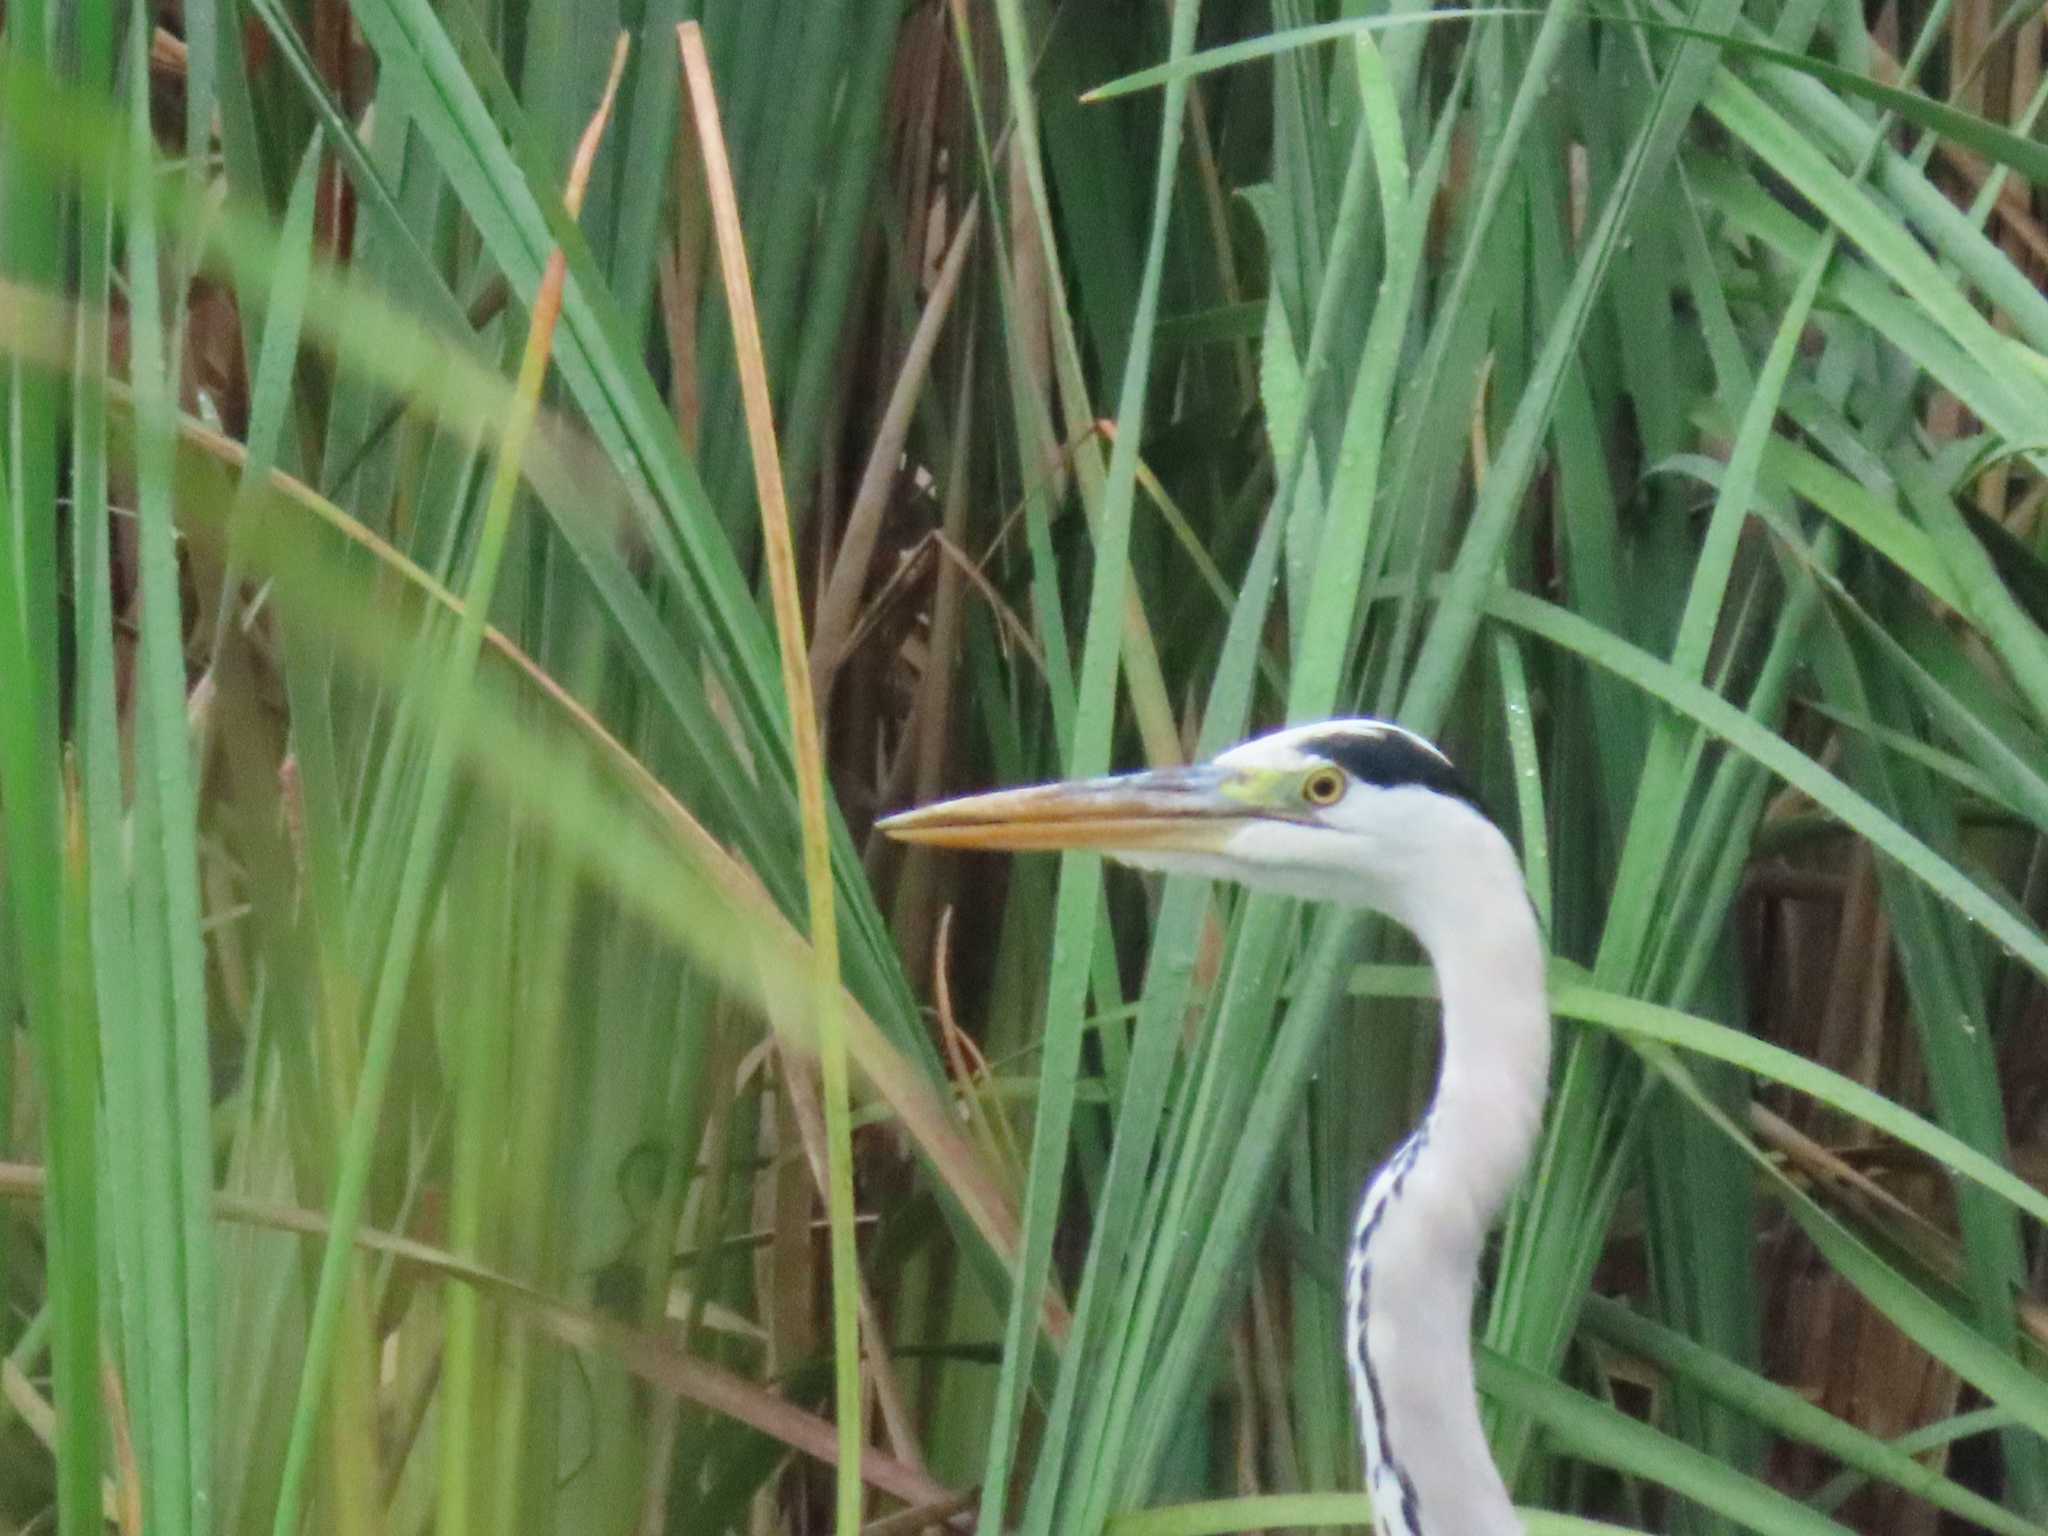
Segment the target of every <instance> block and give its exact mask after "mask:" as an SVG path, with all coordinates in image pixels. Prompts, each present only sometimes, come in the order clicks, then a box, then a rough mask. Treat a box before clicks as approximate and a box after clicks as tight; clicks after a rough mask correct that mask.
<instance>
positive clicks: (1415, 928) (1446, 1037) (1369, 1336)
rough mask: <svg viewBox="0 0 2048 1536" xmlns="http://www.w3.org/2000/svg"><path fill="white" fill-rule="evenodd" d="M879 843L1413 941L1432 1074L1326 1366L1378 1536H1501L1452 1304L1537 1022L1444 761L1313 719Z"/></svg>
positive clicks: (1498, 846) (1369, 1227) (961, 803)
mask: <svg viewBox="0 0 2048 1536" xmlns="http://www.w3.org/2000/svg"><path fill="white" fill-rule="evenodd" d="M881 826H882V829H883V830H884V831H886V832H887V833H888V834H889V835H890V836H892V837H897V838H902V839H905V840H906V841H910V842H918V843H932V844H938V845H940V846H943V847H952V848H995V849H1013V850H1023V849H1050V848H1089V849H1095V850H1097V851H1099V852H1102V853H1106V854H1108V855H1110V856H1111V857H1113V858H1116V859H1118V860H1120V861H1122V862H1123V863H1126V864H1134V865H1136V866H1138V867H1139V868H1141V869H1153V870H1163V871H1167V872H1170V873H1180V874H1194V875H1207V876H1211V877H1214V878H1218V879H1226V880H1236V881H1239V882H1241V883H1242V884H1245V885H1248V886H1253V887H1256V888H1259V889H1262V890H1270V891H1279V892H1283V893H1285V894H1287V895H1290V896H1300V897H1306V898H1309V899H1312V900H1319V901H1336V902H1344V903H1348V904H1349V905H1352V906H1359V907H1368V908H1371V909H1372V910H1373V911H1376V912H1383V913H1385V914H1386V915H1387V916H1389V917H1391V918H1393V919H1394V920H1395V921H1396V922H1398V923H1400V924H1401V925H1402V926H1404V927H1405V928H1407V929H1408V930H1409V931H1410V932H1412V933H1413V934H1414V935H1415V937H1416V938H1417V939H1418V940H1420V941H1421V943H1422V946H1423V948H1424V949H1425V950H1427V951H1428V952H1429V958H1430V962H1431V964H1432V965H1434V966H1435V968H1436V976H1437V986H1438V989H1439V991H1440V992H1441V993H1442V996H1443V1062H1442V1067H1441V1070H1440V1071H1439V1073H1438V1076H1437V1087H1436V1094H1435V1096H1434V1098H1433V1099H1432V1100H1431V1102H1430V1106H1429V1111H1428V1113H1427V1114H1425V1115H1424V1116H1423V1118H1422V1123H1421V1124H1420V1125H1419V1126H1417V1127H1416V1128H1415V1130H1414V1132H1413V1133H1412V1134H1411V1135H1410V1136H1409V1137H1408V1139H1407V1140H1406V1141H1404V1142H1402V1143H1401V1145H1400V1146H1399V1147H1398V1148H1397V1149H1396V1150H1395V1152H1394V1154H1393V1156H1392V1157H1390V1158H1389V1159H1388V1160H1387V1162H1386V1163H1385V1165H1384V1166H1382V1167H1381V1168H1380V1170H1379V1172H1378V1173H1377V1174H1375V1175H1374V1176H1373V1178H1372V1180H1371V1182H1370V1183H1368V1184H1367V1185H1366V1187H1365V1193H1364V1195H1363V1197H1362V1198H1361V1199H1360V1201H1359V1205H1358V1219H1357V1223H1356V1225H1355V1226H1354V1227H1353V1230H1352V1237H1351V1248H1350V1252H1349V1254H1348V1256H1347V1260H1346V1263H1345V1269H1344V1359H1345V1363H1346V1366H1347V1367H1348V1369H1349V1371H1350V1373H1351V1389H1352V1396H1353V1398H1354V1399H1355V1401H1356V1403H1357V1408H1358V1423H1359V1433H1360V1436H1361V1439H1362V1442H1363V1445H1364V1451H1365V1471H1366V1487H1367V1489H1368V1490H1369V1491H1370V1493H1371V1495H1372V1507H1373V1519H1374V1523H1375V1524H1376V1525H1377V1526H1378V1528H1379V1531H1380V1536H1510V1533H1516V1532H1519V1531H1520V1530H1521V1529H1522V1526H1521V1522H1520V1521H1519V1520H1518V1519H1517V1518H1516V1516H1515V1512H1514V1508H1513V1506H1512V1505H1511V1504H1510V1503H1509V1500H1508V1494H1507V1488H1506V1487H1505V1485H1504V1484H1503V1483H1502V1481H1501V1476H1500V1472H1499V1469H1498V1468H1496V1467H1495V1465H1494V1462H1493V1457H1492V1455H1491V1453H1490V1452H1489V1451H1488V1449H1487V1444H1486V1437H1485V1434H1484V1432H1483V1431H1482V1430H1481V1429H1480V1425H1479V1403H1478V1398H1477V1395H1476V1391H1475V1388H1474V1385H1473V1377H1472V1339H1471V1326H1472V1302H1473V1294H1474V1288H1475V1286H1476V1284H1477V1280H1478V1273H1479V1258H1480V1251H1481V1248H1482V1246H1483V1245H1484V1243H1485V1241H1486V1234H1487V1231H1488V1229H1489V1228H1491V1227H1492V1225H1493V1222H1494V1219H1495V1218H1496V1217H1497V1216H1498V1215H1499V1214H1500V1210H1501V1207H1502V1205H1503V1204H1505V1203H1506V1201H1507V1197H1508V1195H1509V1193H1510V1191H1512V1189H1513V1188H1514V1185H1515V1181H1516V1180H1517V1179H1518V1178H1519V1177H1520V1176H1521V1173H1522V1169H1523V1167H1524V1166H1525V1165H1526V1164H1527V1162H1528V1160H1529V1154H1530V1149H1531V1148H1532V1147H1533V1146H1534V1144H1535V1140H1536V1135H1537V1131H1538V1129H1539V1127H1540V1125H1541V1122H1542V1118H1543V1100H1544V1095H1545V1092H1546V1090H1547V1087H1548V1084H1549V1079H1550V1009H1549V1004H1548V1002H1547V1000H1546V996H1545V991H1544V957H1543V941H1542V937H1541V935H1540V933H1539V932H1538V929H1537V924H1536V915H1535V912H1534V911H1533V909H1532V908H1531V907H1530V904H1529V897H1528V892H1527V890H1526V888H1525V887H1524V885H1523V883H1522V871H1521V866H1520V864H1519V863H1518V862H1517V861H1516V858H1515V853H1514V849H1513V848H1512V847H1510V846H1509V844H1508V840H1507V839H1506V838H1505V837H1503V836H1502V835H1501V832H1500V829H1499V828H1498V827H1496V826H1495V825H1494V824H1493V823H1492V822H1491V821H1490V820H1488V819H1487V817H1486V815H1485V813H1484V812H1482V811H1481V810H1480V809H1479V807H1478V804H1477V803H1476V802H1475V801H1474V799H1473V797H1472V794H1471V792H1470V791H1469V790H1468V789H1467V788H1466V787H1465V783H1464V781H1463V780H1462V779H1461V778H1460V777H1459V775H1458V773H1457V770H1455V769H1454V768H1453V767H1452V766H1451V764H1450V761H1449V759H1447V758H1446V757H1445V756H1444V755H1443V754H1442V753H1441V752H1439V751H1437V749H1436V748H1435V747H1433V746H1431V745H1430V744H1429V743H1428V742H1426V741H1424V740H1423V739H1422V738H1421V737H1419V736H1416V735H1414V734H1412V733H1411V732H1408V731H1405V730H1402V729H1401V728H1400V727H1399V726H1394V725H1388V724H1386V723H1384V722H1382V721H1378V720H1332V721H1326V722H1323V723H1321V724H1317V725H1304V726H1295V727H1293V728H1291V729H1288V730H1283V731H1276V732H1274V733H1273V734H1271V735H1269V736H1261V737H1258V738H1257V739H1255V740H1253V741H1248V742H1246V743H1244V744H1243V745H1242V746H1238V747H1234V748H1232V749H1231V750H1230V751H1228V752H1225V753H1224V754H1223V755H1222V756H1220V757H1218V758H1216V759H1215V760H1214V761H1213V762H1209V763H1205V764H1202V765H1200V766H1197V767H1193V768H1170V769H1162V770H1160V771H1158V772H1154V773H1136V774H1128V775H1124V776H1120V777H1116V778H1106V779H1089V780H1083V781H1078V782H1074V783H1067V784H1047V785H1041V786H1038V787H1035V788H1031V789H1013V790H1002V791H998V792H996V793H994V794H987V795H974V796H970V797H968V798H966V799H962V800H949V801H946V802H945V803H943V804H940V805H931V806H926V807H924V808H923V809H921V810H915V811H909V812H906V813H904V814H903V815H900V816H892V817H890V818H889V819H888V820H886V821H884V822H882V823H881Z"/></svg>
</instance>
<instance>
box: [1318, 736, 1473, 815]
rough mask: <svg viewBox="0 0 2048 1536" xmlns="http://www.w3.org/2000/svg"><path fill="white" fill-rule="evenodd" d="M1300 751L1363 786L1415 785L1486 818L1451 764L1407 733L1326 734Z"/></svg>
mask: <svg viewBox="0 0 2048 1536" xmlns="http://www.w3.org/2000/svg"><path fill="white" fill-rule="evenodd" d="M1300 746H1301V750H1302V751H1304V752H1313V753H1315V754H1316V755H1317V756H1318V757H1325V758H1328V759H1329V760H1330V761H1331V762H1333V763H1335V764H1336V765H1337V766H1338V767H1339V768H1342V769H1343V770H1344V771H1345V772H1346V773H1348V774H1350V775H1351V777H1352V778H1354V779H1356V780H1358V782H1359V783H1361V784H1370V785H1372V786H1374V787H1375V788H1377V789H1399V788H1402V787H1403V786H1407V785H1413V786H1414V787H1416V788H1418V789H1427V790H1432V791H1434V792H1435V793H1437V794H1439V795H1443V796H1446V797H1447V798H1449V799H1452V800H1462V801H1464V802H1465V803H1466V804H1467V805H1469V806H1471V807H1472V808H1473V809H1474V810H1475V811H1480V812H1481V813H1482V814H1484V808H1483V807H1482V806H1481V805H1480V804H1479V797H1478V796H1477V795H1475V794H1474V793H1473V792H1472V786H1471V785H1470V784H1468V783H1467V782H1466V781H1465V776H1464V775H1463V774H1462V773H1460V772H1458V770H1457V769H1456V768H1454V767H1452V766H1451V763H1450V760H1449V759H1448V758H1446V757H1444V755H1443V754H1442V753H1440V752H1438V751H1437V750H1436V749H1435V748H1434V747H1432V746H1429V745H1428V744H1427V743H1425V742H1422V741H1419V740H1417V739H1416V738H1415V737H1413V736H1410V735H1409V734H1408V733H1407V732H1406V731H1393V730H1387V731H1326V732H1324V733H1323V734H1322V735H1320V736H1309V737H1306V738H1304V739H1303V740H1302V741H1301V743H1300Z"/></svg>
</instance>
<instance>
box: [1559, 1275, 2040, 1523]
mask: <svg viewBox="0 0 2048 1536" xmlns="http://www.w3.org/2000/svg"><path fill="white" fill-rule="evenodd" d="M1583 1316H1584V1319H1585V1323H1586V1326H1587V1327H1588V1328H1589V1329H1591V1330H1592V1331H1593V1332H1594V1333H1596V1334H1598V1335H1599V1336H1600V1337H1602V1338H1605V1339H1607V1340H1609V1341H1610V1342H1611V1343H1614V1344H1616V1345H1618V1346H1620V1347H1621V1348H1622V1349H1625V1350H1628V1351H1630V1352H1631V1353H1633V1354H1635V1355H1638V1356H1641V1357H1643V1358H1645V1359H1648V1360H1650V1361H1651V1362H1652V1363H1654V1364H1656V1365H1659V1366H1661V1367H1663V1368H1664V1369H1665V1370H1667V1371H1670V1372H1672V1373H1673V1374H1675V1375H1682V1376H1684V1377H1685V1378H1686V1379H1687V1380H1689V1381H1691V1382H1693V1383H1694V1384H1695V1385H1696V1386H1699V1387H1701V1388H1702V1389H1703V1390H1705V1391H1706V1392H1707V1393H1709V1394H1710V1395H1712V1396H1713V1397H1715V1398H1717V1399H1718V1400H1720V1401H1721V1402H1724V1403H1727V1404H1729V1405H1730V1406H1732V1407H1734V1408H1736V1409H1738V1410H1740V1411H1741V1412H1743V1413H1746V1414H1748V1415H1750V1416H1751V1417H1753V1418H1756V1419H1758V1420H1759V1421H1761V1422H1763V1423H1765V1424H1767V1425H1769V1426H1770V1427H1771V1428H1772V1429H1774V1430H1775V1431H1777V1432H1778V1433H1779V1434H1781V1435H1786V1436H1789V1437H1791V1438H1793V1439H1798V1440H1803V1441H1805V1442H1806V1443H1807V1444H1809V1445H1812V1446H1814V1447H1816V1448H1818V1449H1819V1450H1822V1451H1825V1452H1826V1453H1827V1454H1828V1455H1830V1456H1832V1457H1834V1458H1835V1459H1836V1460H1838V1461H1840V1462H1843V1463H1844V1464H1846V1465H1847V1466H1850V1467H1854V1468H1856V1469H1858V1470H1860V1471H1863V1472H1866V1473H1868V1474H1870V1475H1871V1476H1872V1477H1877V1478H1882V1479H1884V1481H1886V1482H1888V1483H1890V1484H1892V1485H1893V1486H1894V1487H1897V1488H1902V1489H1904V1490H1905V1491H1906V1492H1908V1493H1910V1494H1912V1495H1913V1496H1914V1497H1915V1498H1920V1499H1925V1500H1926V1501H1927V1502H1928V1503H1930V1504H1933V1505H1935V1506H1936V1507H1938V1508H1940V1509H1945V1510H1947V1511H1948V1512H1949V1513H1950V1514H1953V1515H1956V1516H1958V1517H1959V1518H1961V1519H1964V1520H1968V1521H1971V1522H1973V1523H1974V1524H1975V1525H1977V1526H1979V1527H1981V1528H1982V1529H1984V1530H1987V1531H1999V1532H2003V1533H2004V1536H2039V1533H2040V1532H2041V1530H2042V1527H2041V1526H2040V1525H2037V1524H2036V1523H2034V1522H2033V1521H2031V1520H2024V1519H2022V1518H2021V1517H2020V1516H2018V1515H2016V1514H2013V1513H2012V1512H2011V1511H2009V1510H2006V1509H2001V1508H2000V1507H1999V1506H1998V1505H1996V1504H1994V1503H1992V1502H1991V1500H1989V1499H1987V1498H1985V1497H1984V1496H1983V1495H1982V1494H1979V1493H1976V1492H1973V1491H1972V1490H1970V1489H1968V1488H1965V1487H1963V1486H1962V1485H1961V1484H1960V1483H1957V1482H1956V1481H1954V1480H1953V1479H1952V1478H1948V1477H1944V1476H1942V1474H1941V1473H1940V1472H1939V1471H1937V1470H1935V1469H1934V1468H1933V1467H1929V1466H1927V1465H1926V1464H1925V1463H1923V1462H1920V1461H1917V1460H1915V1459H1914V1458H1913V1457H1912V1456H1911V1455H1909V1454H1907V1453H1906V1452H1905V1451H1903V1450H1900V1449H1898V1448H1897V1447H1895V1446H1893V1445H1891V1444H1888V1443H1887V1442H1885V1441H1883V1440H1880V1439H1878V1438H1877V1437H1876V1436H1875V1435H1872V1434H1867V1433H1865V1432H1864V1431H1863V1430H1860V1429H1858V1428H1856V1426H1855V1425H1853V1424H1849V1423H1846V1422H1844V1421H1843V1420H1841V1419H1838V1418H1836V1417H1835V1416H1834V1415H1833V1414H1831V1413H1829V1412H1827V1411H1826V1410H1825V1409H1822V1408H1819V1407H1816V1406H1815V1405H1814V1404H1813V1403H1812V1402H1811V1401H1809V1400H1808V1399H1807V1398H1806V1397H1804V1396H1803V1395H1801V1394H1800V1393H1798V1392H1795V1391H1794V1390H1792V1389H1791V1388H1790V1387H1781V1386H1779V1385H1778V1384H1777V1383H1776V1382H1774V1381H1768V1380H1766V1379H1765V1378H1763V1377H1761V1376H1759V1375H1757V1374H1756V1373H1755V1372H1754V1371H1749V1370H1745V1369H1743V1367H1741V1366H1739V1365H1737V1364H1735V1363H1734V1362H1733V1361H1731V1360H1729V1359H1727V1358H1726V1357H1725V1356H1723V1355H1720V1354H1717V1353H1715V1352H1714V1351H1713V1350H1711V1349H1707V1348H1705V1347H1704V1346H1702V1345H1700V1344H1696V1343H1694V1342H1693V1341H1692V1340H1691V1339H1688V1338H1686V1337H1685V1336H1684V1335H1683V1334H1680V1333H1675V1332H1673V1331H1672V1330H1671V1329H1669V1328H1664V1327H1660V1326H1659V1325H1657V1324H1656V1323H1653V1322H1651V1321H1650V1320H1649V1319H1648V1318H1644V1317H1639V1316H1637V1315H1636V1314H1635V1313H1634V1312H1632V1311H1630V1310H1629V1309H1628V1308H1627V1307H1625V1306H1623V1305H1622V1304H1621V1303H1620V1302H1617V1301H1614V1300H1612V1299H1610V1298H1608V1297H1605V1296H1589V1297H1587V1298H1586V1307H1585V1312H1584V1314H1583Z"/></svg>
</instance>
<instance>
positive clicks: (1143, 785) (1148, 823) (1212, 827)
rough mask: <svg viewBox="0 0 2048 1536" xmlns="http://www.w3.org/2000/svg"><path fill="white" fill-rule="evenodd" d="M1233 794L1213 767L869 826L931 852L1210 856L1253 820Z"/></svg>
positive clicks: (1082, 784)
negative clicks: (1044, 851)
mask: <svg viewBox="0 0 2048 1536" xmlns="http://www.w3.org/2000/svg"><path fill="white" fill-rule="evenodd" d="M1234 790H1235V791H1237V793H1233V791H1234ZM1242 791H1243V785H1242V784H1241V783H1240V781H1239V779H1238V778H1237V776H1235V775H1233V774H1231V773H1229V772H1226V771H1225V770H1223V769H1220V768H1211V767H1207V766H1204V767H1197V768H1162V769H1159V770H1157V771H1155V772H1152V773H1131V774H1121V775H1118V776H1117V777H1114V778H1107V779H1078V780H1075V781H1073V782H1071V783H1067V784H1037V785H1033V786H1032V787H1031V788H1029V789H1003V790H997V791H996V792H995V793H993V794H987V795H968V796H966V797H965V798H963V799H959V800H942V801H940V802H939V803H938V804H937V805H927V806H921V807H919V808H918V809H917V810H914V811H904V812H902V813H901V814H899V815H895V816H890V817H886V818H884V819H883V820H881V821H879V822H877V823H876V824H875V825H876V826H877V827H878V828H880V830H882V831H884V832H886V833H888V834H889V836H891V837H893V838H898V839H900V840H901V841H903V842H906V843H928V844H931V845H932V846H934V847H939V848H988V849H1000V850H1004V851H1009V852H1030V851H1034V850H1041V849H1052V848H1089V849H1094V850H1097V851H1098V852H1102V853H1121V852H1136V851H1139V850H1144V849H1155V848H1156V849H1173V850H1179V851H1185V852H1198V853H1199V852H1212V851H1214V850H1216V849H1219V848H1220V847H1222V845H1223V843H1224V841H1225V840H1226V839H1227V838H1228V837H1229V836H1230V834H1231V833H1232V832H1233V831H1235V830H1236V829H1237V828H1239V827H1241V826H1242V825H1243V824H1244V823H1245V822H1247V821H1249V820H1251V819H1252V818H1253V817H1255V816H1256V815H1257V814H1258V811H1257V808H1256V807H1254V806H1252V805H1250V804H1248V803H1247V801H1246V800H1245V799H1244V798H1242V797H1241V796H1242Z"/></svg>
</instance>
